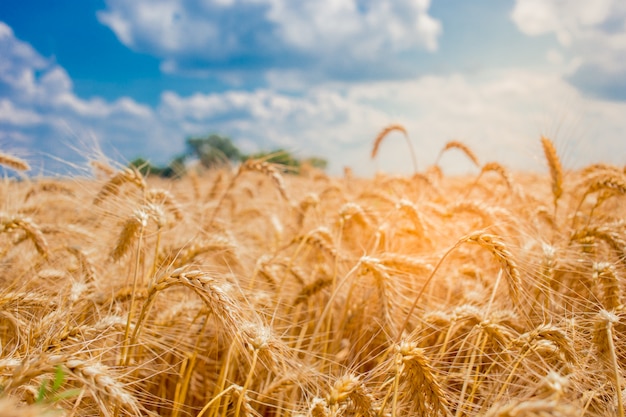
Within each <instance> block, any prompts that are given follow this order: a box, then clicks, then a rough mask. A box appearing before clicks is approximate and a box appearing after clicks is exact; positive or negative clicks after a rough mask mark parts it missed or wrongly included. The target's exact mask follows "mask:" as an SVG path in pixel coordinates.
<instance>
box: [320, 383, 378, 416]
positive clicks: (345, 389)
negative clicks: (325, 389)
mask: <svg viewBox="0 0 626 417" xmlns="http://www.w3.org/2000/svg"><path fill="white" fill-rule="evenodd" d="M347 401H350V402H351V406H352V407H351V408H352V409H354V411H355V412H356V413H359V414H361V415H363V416H371V417H373V416H374V415H375V410H374V408H373V407H374V398H373V396H372V394H371V393H370V392H369V390H368V389H367V387H366V386H365V384H364V383H363V381H361V379H360V378H359V377H358V376H357V375H355V374H347V375H343V376H342V377H340V378H338V379H337V380H336V381H335V383H334V384H333V386H332V388H331V390H330V393H329V394H328V397H327V399H326V402H327V404H328V406H329V408H330V409H331V410H332V411H335V410H338V409H339V407H341V406H342V405H343V404H344V403H346V402H347Z"/></svg>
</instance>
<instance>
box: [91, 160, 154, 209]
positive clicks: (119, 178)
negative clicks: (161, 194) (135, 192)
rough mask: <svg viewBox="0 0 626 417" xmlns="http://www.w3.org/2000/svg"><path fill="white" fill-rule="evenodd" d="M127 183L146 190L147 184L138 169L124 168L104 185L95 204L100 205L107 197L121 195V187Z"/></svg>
mask: <svg viewBox="0 0 626 417" xmlns="http://www.w3.org/2000/svg"><path fill="white" fill-rule="evenodd" d="M126 183H131V184H135V185H136V186H137V187H139V188H140V189H142V190H143V189H145V188H146V182H145V180H144V179H143V176H142V175H141V173H140V172H139V171H138V170H137V168H135V167H132V168H124V169H123V170H121V171H120V172H118V173H117V174H115V175H114V176H113V177H111V179H110V180H109V181H108V182H107V183H106V184H104V186H103V187H102V189H101V190H100V192H99V193H98V195H97V196H96V198H94V200H93V202H94V204H100V203H101V202H103V201H104V200H105V199H106V198H107V197H110V196H115V195H117V194H118V193H119V190H120V187H121V186H122V185H123V184H126Z"/></svg>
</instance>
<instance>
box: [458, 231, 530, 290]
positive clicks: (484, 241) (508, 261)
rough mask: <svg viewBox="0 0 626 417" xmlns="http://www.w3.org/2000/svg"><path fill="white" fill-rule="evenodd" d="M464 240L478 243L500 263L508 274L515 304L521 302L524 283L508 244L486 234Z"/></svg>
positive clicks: (474, 235) (481, 233) (479, 233)
mask: <svg viewBox="0 0 626 417" xmlns="http://www.w3.org/2000/svg"><path fill="white" fill-rule="evenodd" d="M464 240H465V241H466V242H470V243H476V244H478V245H480V246H482V247H484V248H486V249H487V250H489V251H490V252H491V253H492V254H493V256H494V257H495V258H496V259H497V260H498V261H499V262H500V264H501V265H502V267H503V268H504V269H505V270H506V271H507V272H508V273H507V278H508V283H509V293H510V295H511V299H512V300H513V301H514V302H517V301H518V300H519V291H520V288H521V284H522V281H521V277H520V272H519V268H518V266H517V263H516V262H515V259H514V258H513V254H512V253H511V252H510V251H509V249H508V248H507V246H506V244H505V243H504V242H503V241H502V240H500V238H499V236H496V235H491V234H488V233H484V232H476V233H472V234H470V235H469V236H467V237H466V238H465V239H464Z"/></svg>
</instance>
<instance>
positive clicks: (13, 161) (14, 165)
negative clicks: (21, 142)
mask: <svg viewBox="0 0 626 417" xmlns="http://www.w3.org/2000/svg"><path fill="white" fill-rule="evenodd" d="M0 165H2V166H5V167H7V168H11V169H13V170H15V171H29V170H30V165H28V163H27V162H26V161H24V160H23V159H20V158H18V157H17V156H13V155H8V154H6V153H4V152H0Z"/></svg>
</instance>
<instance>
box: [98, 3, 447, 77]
mask: <svg viewBox="0 0 626 417" xmlns="http://www.w3.org/2000/svg"><path fill="white" fill-rule="evenodd" d="M106 4H107V8H106V9H105V10H102V11H100V12H98V19H99V20H100V22H101V23H102V24H104V25H106V26H108V27H109V28H110V29H111V30H112V31H113V32H114V33H115V34H116V35H117V37H118V39H119V40H120V42H122V43H123V44H124V45H126V46H128V47H129V48H131V49H133V50H135V51H140V52H143V53H149V54H152V55H155V56H157V57H160V58H161V59H162V60H163V61H162V69H163V70H164V71H166V72H181V73H196V74H203V73H204V71H206V70H207V69H209V70H210V71H212V72H213V73H214V74H219V73H222V72H228V71H229V70H232V69H233V66H235V67H236V68H239V69H240V68H242V67H244V68H245V67H246V66H249V67H251V68H254V69H256V70H258V69H259V68H260V69H263V70H268V69H272V68H274V69H276V68H285V69H289V68H298V69H300V70H303V68H302V67H303V66H306V67H307V69H308V71H309V72H311V71H312V70H313V69H315V70H319V71H322V72H324V73H327V74H328V73H333V72H334V71H337V70H338V68H339V69H340V70H341V71H342V73H345V72H350V73H352V74H354V75H356V76H358V75H359V74H362V71H361V69H362V68H361V66H362V65H363V64H364V63H370V64H371V63H378V65H380V66H381V67H382V66H384V63H385V59H384V58H385V57H389V56H394V55H395V54H399V53H402V52H406V51H415V50H420V49H426V50H430V51H434V50H435V49H437V39H438V37H439V36H440V34H441V31H442V29H441V23H440V22H439V21H437V20H436V19H434V18H433V17H432V16H430V15H429V14H428V9H429V6H430V1H429V0H303V1H292V0H229V1H224V0H219V1H218V0H204V1H201V0H195V1H183V0H136V1H132V2H128V1H125V0H107V1H106ZM390 70H391V69H390Z"/></svg>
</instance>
